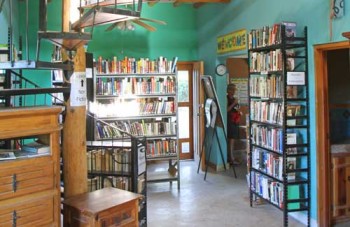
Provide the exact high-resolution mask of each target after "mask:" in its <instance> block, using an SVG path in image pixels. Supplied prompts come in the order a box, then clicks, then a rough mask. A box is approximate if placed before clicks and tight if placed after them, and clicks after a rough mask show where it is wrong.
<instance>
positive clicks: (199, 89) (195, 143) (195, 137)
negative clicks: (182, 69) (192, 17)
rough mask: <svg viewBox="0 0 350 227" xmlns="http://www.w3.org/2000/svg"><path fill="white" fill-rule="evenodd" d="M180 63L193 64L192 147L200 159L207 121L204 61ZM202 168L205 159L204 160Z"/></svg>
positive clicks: (194, 153) (180, 62)
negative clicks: (203, 78)
mask: <svg viewBox="0 0 350 227" xmlns="http://www.w3.org/2000/svg"><path fill="white" fill-rule="evenodd" d="M178 64H184V65H188V64H189V65H191V66H192V72H191V73H192V85H191V86H192V87H191V89H192V100H191V101H192V104H193V106H192V113H191V118H192V127H191V129H192V132H191V135H192V148H193V160H195V161H198V160H199V154H200V152H201V150H200V149H201V147H202V143H203V139H204V135H205V130H204V129H205V127H204V125H205V121H204V107H203V106H204V89H203V86H202V83H201V76H202V75H203V73H204V62H203V61H179V62H178ZM201 165H202V169H203V168H204V167H205V166H204V161H203V160H202V163H201Z"/></svg>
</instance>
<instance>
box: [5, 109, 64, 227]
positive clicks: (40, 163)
mask: <svg viewBox="0 0 350 227" xmlns="http://www.w3.org/2000/svg"><path fill="white" fill-rule="evenodd" d="M61 111H62V108H61V107H44V106H43V107H31V108H28V107H27V108H24V107H22V108H7V109H2V110H0V128H1V129H2V131H1V134H0V141H3V140H6V141H11V147H9V148H8V149H2V150H1V152H0V153H4V152H12V153H14V155H15V158H14V159H10V160H0V179H1V183H2V187H1V189H0V216H1V217H2V218H1V219H0V226H19V225H24V224H25V225H32V226H48V225H49V226H60V205H61V201H60V174H59V134H60V131H61V128H62V127H61V126H60V125H59V124H58V115H59V114H60V113H61ZM33 139H41V141H43V142H45V143H46V144H47V145H49V147H50V151H49V152H47V153H45V154H35V153H34V154H32V153H30V152H27V153H26V152H23V151H20V150H19V149H20V148H21V146H22V145H24V144H26V143H28V142H29V141H31V140H33Z"/></svg>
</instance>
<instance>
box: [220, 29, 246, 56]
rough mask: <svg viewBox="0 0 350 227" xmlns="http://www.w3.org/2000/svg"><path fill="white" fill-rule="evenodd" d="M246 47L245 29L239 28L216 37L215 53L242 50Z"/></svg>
mask: <svg viewBox="0 0 350 227" xmlns="http://www.w3.org/2000/svg"><path fill="white" fill-rule="evenodd" d="M246 48H247V30H246V29H241V30H238V31H234V32H231V33H229V34H226V35H222V36H219V37H218V38H217V53H218V54H223V53H227V52H232V51H237V50H244V49H246Z"/></svg>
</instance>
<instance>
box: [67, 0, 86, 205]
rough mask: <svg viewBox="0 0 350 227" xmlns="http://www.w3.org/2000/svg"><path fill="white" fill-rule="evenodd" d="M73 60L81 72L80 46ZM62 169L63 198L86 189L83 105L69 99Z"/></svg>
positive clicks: (68, 1) (75, 67)
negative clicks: (74, 104) (75, 104)
mask: <svg viewBox="0 0 350 227" xmlns="http://www.w3.org/2000/svg"><path fill="white" fill-rule="evenodd" d="M67 5H68V7H67ZM69 5H70V0H64V1H63V5H62V9H63V11H62V17H63V19H62V30H63V31H64V32H68V31H69V10H68V9H69ZM67 24H68V25H67ZM73 62H74V72H85V68H86V65H85V50H84V47H83V46H82V45H81V46H80V47H78V49H77V51H76V55H75V57H74V59H73ZM63 170H64V171H63V173H64V176H63V177H64V197H65V198H69V197H71V196H74V195H78V194H82V193H85V192H87V189H88V188H87V160H86V107H85V106H71V103H70V99H68V101H67V103H66V116H65V121H64V126H63Z"/></svg>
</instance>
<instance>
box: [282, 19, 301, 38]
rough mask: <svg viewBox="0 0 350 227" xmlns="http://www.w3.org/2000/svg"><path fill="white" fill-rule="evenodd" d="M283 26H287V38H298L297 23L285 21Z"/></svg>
mask: <svg viewBox="0 0 350 227" xmlns="http://www.w3.org/2000/svg"><path fill="white" fill-rule="evenodd" d="M282 24H283V25H284V26H285V28H286V29H285V32H286V36H287V37H296V36H297V23H295V22H287V21H283V22H282Z"/></svg>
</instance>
